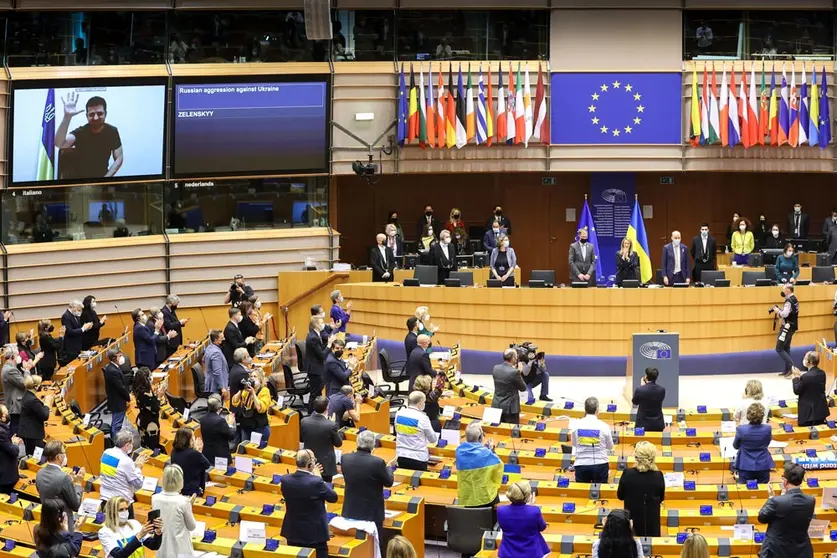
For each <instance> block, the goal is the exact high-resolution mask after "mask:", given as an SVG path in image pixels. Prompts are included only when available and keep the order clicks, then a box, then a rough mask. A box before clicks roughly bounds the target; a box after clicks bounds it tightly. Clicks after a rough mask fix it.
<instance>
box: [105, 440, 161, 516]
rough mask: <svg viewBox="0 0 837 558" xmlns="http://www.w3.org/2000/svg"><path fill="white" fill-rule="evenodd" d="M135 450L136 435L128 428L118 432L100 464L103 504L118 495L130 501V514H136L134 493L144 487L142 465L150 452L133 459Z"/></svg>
mask: <svg viewBox="0 0 837 558" xmlns="http://www.w3.org/2000/svg"><path fill="white" fill-rule="evenodd" d="M133 451H134V435H133V434H131V433H130V432H129V431H127V430H123V431H120V432H118V433H117V434H116V436H115V437H114V441H113V447H112V448H109V449H106V450H105V453H103V454H102V462H101V463H100V464H99V482H100V488H99V495H100V497H101V499H102V504H104V503H105V502H107V501H108V500H110V499H111V498H114V497H116V496H122V497H123V498H125V499H126V500H127V501H128V505H129V507H128V516H129V517H133V515H134V493H135V492H136V491H137V490H139V489H140V488H142V481H143V476H142V467H143V465H145V463H146V461H148V456H149V455H150V454H148V453H144V454H142V455H140V456H139V457H137V460H136V462H134V460H132V459H131V453H132V452H133Z"/></svg>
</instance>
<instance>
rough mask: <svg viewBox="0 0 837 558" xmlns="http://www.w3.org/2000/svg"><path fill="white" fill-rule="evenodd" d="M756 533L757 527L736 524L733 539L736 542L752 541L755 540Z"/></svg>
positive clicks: (733, 529)
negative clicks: (754, 534)
mask: <svg viewBox="0 0 837 558" xmlns="http://www.w3.org/2000/svg"><path fill="white" fill-rule="evenodd" d="M754 532H755V526H754V525H749V524H743V525H741V524H736V525H734V526H733V528H732V538H733V539H734V540H739V541H751V540H753V533H754Z"/></svg>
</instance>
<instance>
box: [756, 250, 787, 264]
mask: <svg viewBox="0 0 837 558" xmlns="http://www.w3.org/2000/svg"><path fill="white" fill-rule="evenodd" d="M784 251H785V250H784V249H783V248H762V249H761V257H762V263H763V264H764V265H773V264H775V263H776V258H778V257H779V254H781V253H782V252H784Z"/></svg>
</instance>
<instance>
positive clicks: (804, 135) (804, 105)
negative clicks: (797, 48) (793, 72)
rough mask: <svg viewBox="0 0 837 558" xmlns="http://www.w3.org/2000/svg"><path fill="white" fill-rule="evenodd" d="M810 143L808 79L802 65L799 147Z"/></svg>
mask: <svg viewBox="0 0 837 558" xmlns="http://www.w3.org/2000/svg"><path fill="white" fill-rule="evenodd" d="M806 143H808V79H807V78H806V76H805V64H804V63H803V64H802V89H801V91H800V93H799V145H805V144H806Z"/></svg>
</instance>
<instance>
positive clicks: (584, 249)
mask: <svg viewBox="0 0 837 558" xmlns="http://www.w3.org/2000/svg"><path fill="white" fill-rule="evenodd" d="M579 244H581V261H584V260H586V259H587V243H586V242H579Z"/></svg>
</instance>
